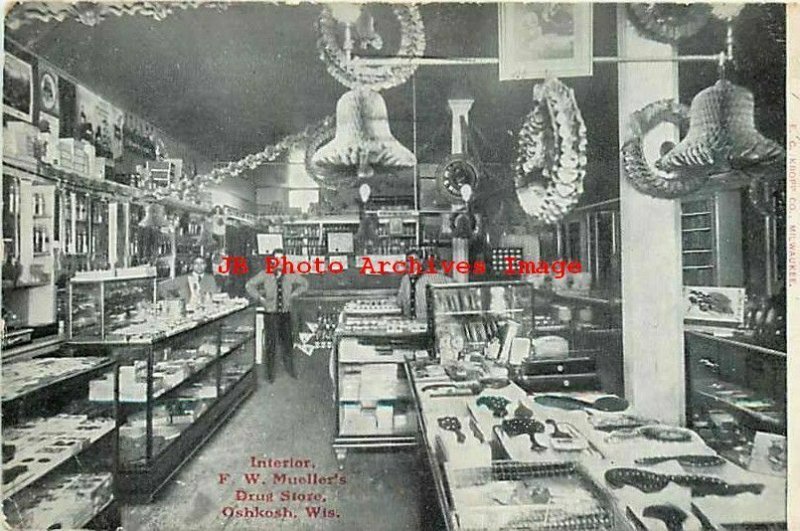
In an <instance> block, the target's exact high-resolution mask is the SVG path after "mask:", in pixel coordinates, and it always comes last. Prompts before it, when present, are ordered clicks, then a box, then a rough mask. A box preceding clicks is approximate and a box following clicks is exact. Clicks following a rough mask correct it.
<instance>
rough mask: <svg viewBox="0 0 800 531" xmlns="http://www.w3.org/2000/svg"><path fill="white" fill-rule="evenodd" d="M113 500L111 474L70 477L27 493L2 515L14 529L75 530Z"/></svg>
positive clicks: (10, 505) (8, 505)
mask: <svg viewBox="0 0 800 531" xmlns="http://www.w3.org/2000/svg"><path fill="white" fill-rule="evenodd" d="M112 499H113V489H112V476H111V474H70V475H65V476H57V477H55V478H53V479H48V480H46V481H45V482H44V483H42V484H41V485H37V486H36V487H35V488H32V489H29V490H26V491H25V492H24V493H22V494H21V495H19V496H17V497H16V498H15V499H14V503H4V505H3V512H4V513H5V516H6V517H7V518H8V521H9V523H10V524H11V525H12V526H13V527H14V528H15V529H78V528H83V527H84V526H85V525H86V523H88V522H89V521H90V520H91V519H92V518H93V517H94V516H95V515H97V514H98V513H100V511H102V510H103V508H104V507H106V506H107V505H108V504H109V503H110V502H111V501H112Z"/></svg>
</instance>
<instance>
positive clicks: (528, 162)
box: [515, 79, 587, 224]
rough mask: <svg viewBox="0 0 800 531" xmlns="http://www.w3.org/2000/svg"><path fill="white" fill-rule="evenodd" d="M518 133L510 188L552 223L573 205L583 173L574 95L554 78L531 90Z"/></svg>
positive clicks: (582, 136) (582, 137)
mask: <svg viewBox="0 0 800 531" xmlns="http://www.w3.org/2000/svg"><path fill="white" fill-rule="evenodd" d="M533 102H534V107H533V110H532V111H531V112H530V113H529V114H528V116H527V118H526V119H525V123H524V124H523V125H522V129H521V130H520V132H519V137H518V138H519V150H518V155H517V166H516V177H515V186H516V190H517V198H518V199H519V202H520V205H522V208H523V210H525V212H526V213H527V214H528V215H529V216H531V217H532V218H534V219H535V220H536V221H539V222H544V223H547V224H553V223H556V222H557V221H559V220H560V219H561V218H562V217H564V215H565V214H567V213H568V212H569V211H570V210H572V208H573V207H574V206H575V204H577V202H578V198H579V197H580V195H581V194H582V193H583V178H584V176H585V175H586V164H587V157H586V147H587V141H586V124H584V121H583V117H582V116H581V111H580V109H579V108H578V104H577V102H576V101H575V93H574V92H573V91H572V89H571V88H569V87H568V86H566V85H565V84H564V83H562V82H561V81H559V80H558V79H550V80H548V81H545V82H544V83H539V84H537V85H536V86H535V87H534V88H533Z"/></svg>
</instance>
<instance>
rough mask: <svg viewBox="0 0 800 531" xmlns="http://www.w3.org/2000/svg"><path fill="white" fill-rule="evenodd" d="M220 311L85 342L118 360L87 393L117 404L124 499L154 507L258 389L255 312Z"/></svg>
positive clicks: (230, 307)
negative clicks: (193, 457) (173, 480)
mask: <svg viewBox="0 0 800 531" xmlns="http://www.w3.org/2000/svg"><path fill="white" fill-rule="evenodd" d="M217 306H219V307H218V308H216V309H214V310H211V309H209V308H205V309H204V313H203V314H199V313H198V312H194V314H193V315H191V317H188V316H175V317H171V316H168V315H164V316H163V317H161V318H160V319H159V320H161V321H169V323H168V324H167V325H165V328H164V330H159V331H152V330H150V329H151V328H154V327H152V326H146V324H145V325H142V326H146V328H147V329H148V330H143V331H141V333H140V334H136V335H127V336H125V337H122V335H121V334H122V332H120V333H118V334H117V335H115V336H113V337H112V338H111V339H107V340H106V341H98V342H95V343H91V342H87V341H82V342H81V348H82V349H84V350H85V351H87V352H93V353H96V354H101V355H107V356H112V357H114V358H115V359H116V360H118V362H117V366H116V370H115V373H114V374H108V375H106V376H105V377H103V378H98V379H95V380H93V381H92V382H91V384H90V393H89V394H90V399H91V400H93V401H95V402H97V403H101V404H111V403H116V404H117V408H116V409H117V419H116V420H117V426H118V430H119V444H118V447H117V467H118V486H117V492H118V494H119V496H120V497H122V498H123V499H130V500H133V501H138V500H151V499H152V498H153V496H155V494H156V493H157V492H158V491H159V489H160V488H161V487H162V486H163V485H164V484H165V483H166V482H167V481H168V479H169V478H170V477H171V476H172V475H173V474H174V473H175V472H176V470H177V469H178V468H180V466H181V464H182V463H183V462H184V461H185V460H186V459H187V458H188V457H189V456H190V455H191V454H192V453H193V452H194V451H195V450H196V449H197V448H198V447H199V446H200V445H202V444H203V443H204V442H205V440H206V439H207V438H208V437H210V436H211V434H212V433H213V432H214V431H215V430H216V429H217V428H218V427H219V426H220V425H221V424H222V422H223V421H224V420H225V419H226V418H227V417H228V416H229V415H230V414H231V413H232V412H233V411H234V410H235V409H236V407H237V406H238V405H239V404H240V403H241V402H242V401H243V400H244V399H245V398H246V397H247V396H248V395H249V393H250V392H252V390H253V389H254V388H255V372H254V371H253V365H254V362H255V349H254V341H255V333H254V326H253V323H254V316H253V312H252V311H250V310H249V309H248V308H247V303H246V302H243V301H228V302H227V303H224V304H219V305H217ZM136 326H137V325H132V327H133V328H135V327H136ZM132 327H128V330H129V331H133V328H132ZM151 332H152V333H151Z"/></svg>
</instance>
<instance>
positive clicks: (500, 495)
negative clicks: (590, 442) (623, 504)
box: [447, 461, 615, 531]
mask: <svg viewBox="0 0 800 531" xmlns="http://www.w3.org/2000/svg"><path fill="white" fill-rule="evenodd" d="M447 475H448V483H449V486H450V498H451V501H452V504H451V506H452V507H453V512H454V517H455V520H456V521H457V522H458V524H459V529H462V530H482V529H487V530H488V529H493V530H494V529H529V530H537V531H550V530H553V531H555V530H563V529H573V530H613V529H615V527H614V513H613V507H612V505H611V501H610V500H609V498H608V497H607V496H606V494H605V492H604V491H603V489H601V488H600V487H599V486H598V485H597V484H596V483H594V482H593V481H592V480H591V478H590V477H589V475H588V474H587V473H586V472H585V471H584V470H583V468H582V467H581V465H580V464H578V463H549V464H532V463H521V462H518V461H495V462H493V463H492V464H491V466H488V467H476V468H462V469H451V470H448V474H447Z"/></svg>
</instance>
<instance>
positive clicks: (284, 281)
mask: <svg viewBox="0 0 800 531" xmlns="http://www.w3.org/2000/svg"><path fill="white" fill-rule="evenodd" d="M272 257H273V258H274V259H275V260H278V261H279V262H280V261H282V260H283V257H284V252H283V250H282V249H275V250H274V251H273V252H272ZM281 269H282V268H280V267H276V268H275V271H274V273H267V271H266V268H265V269H262V270H261V271H259V272H258V274H256V275H255V276H254V277H253V278H251V279H250V280H248V281H247V284H245V291H247V294H248V295H249V296H250V297H252V298H253V299H254V300H256V301H258V302H259V303H260V304H261V305H262V306H263V307H264V310H265V311H266V316H265V319H264V348H265V353H264V354H265V356H264V364H265V369H266V376H267V380H268V381H270V382H272V381H273V380H274V379H275V364H276V360H275V358H276V357H277V356H278V355H280V357H281V358H283V366H284V368H285V369H286V372H287V373H289V376H291V377H292V378H297V373H296V372H295V368H294V359H293V358H292V355H293V352H294V338H293V334H292V319H291V313H290V311H291V305H292V302H293V300H294V299H296V298H297V297H298V296H299V295H301V294H303V293H304V292H305V291H307V290H308V281H307V280H306V279H305V278H303V277H302V276H301V275H296V274H291V273H287V274H283V272H282V271H281Z"/></svg>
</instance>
